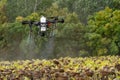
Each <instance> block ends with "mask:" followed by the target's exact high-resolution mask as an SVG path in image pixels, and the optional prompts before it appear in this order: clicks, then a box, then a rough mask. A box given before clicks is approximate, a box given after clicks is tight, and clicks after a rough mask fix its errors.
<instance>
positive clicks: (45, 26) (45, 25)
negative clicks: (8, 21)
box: [22, 16, 64, 37]
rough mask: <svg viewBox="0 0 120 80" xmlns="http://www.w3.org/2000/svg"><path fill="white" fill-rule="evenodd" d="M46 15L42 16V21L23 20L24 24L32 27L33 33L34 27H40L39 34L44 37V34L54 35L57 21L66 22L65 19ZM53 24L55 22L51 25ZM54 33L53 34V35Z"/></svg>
mask: <svg viewBox="0 0 120 80" xmlns="http://www.w3.org/2000/svg"><path fill="white" fill-rule="evenodd" d="M48 18H49V19H47V18H46V17H44V16H42V17H41V18H40V21H32V20H31V21H22V24H23V25H25V24H28V25H29V28H30V33H32V31H33V30H32V27H33V26H37V27H38V34H39V35H40V36H42V37H44V36H54V32H53V31H54V29H55V28H56V27H57V23H64V19H58V17H48ZM51 24H53V25H52V26H51ZM51 34H52V35H51Z"/></svg>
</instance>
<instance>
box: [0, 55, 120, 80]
mask: <svg viewBox="0 0 120 80" xmlns="http://www.w3.org/2000/svg"><path fill="white" fill-rule="evenodd" d="M119 77H120V57H119V56H106V57H105V56H102V57H86V58H81V57H80V58H70V57H66V58H60V59H53V60H39V59H36V60H25V61H24V60H20V61H13V62H10V61H1V62H0V80H119V79H120V78H119Z"/></svg>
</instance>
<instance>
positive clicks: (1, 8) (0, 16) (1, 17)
mask: <svg viewBox="0 0 120 80" xmlns="http://www.w3.org/2000/svg"><path fill="white" fill-rule="evenodd" d="M6 1H7V0H1V1H0V24H3V23H5V22H6V21H7V17H6V14H5V12H6V11H5V5H6Z"/></svg>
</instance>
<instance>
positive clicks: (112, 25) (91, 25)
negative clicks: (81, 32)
mask: <svg viewBox="0 0 120 80" xmlns="http://www.w3.org/2000/svg"><path fill="white" fill-rule="evenodd" d="M119 14H120V10H112V9H110V8H108V7H106V8H105V9H104V10H101V11H99V12H97V13H95V15H94V16H92V17H90V19H89V22H88V27H87V28H88V32H87V33H86V37H87V42H86V44H87V46H89V49H90V50H89V51H90V53H93V54H92V55H108V54H110V55H115V54H120V46H119V43H120V36H119V35H120V15H119Z"/></svg>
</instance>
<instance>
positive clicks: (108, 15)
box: [0, 0, 120, 57]
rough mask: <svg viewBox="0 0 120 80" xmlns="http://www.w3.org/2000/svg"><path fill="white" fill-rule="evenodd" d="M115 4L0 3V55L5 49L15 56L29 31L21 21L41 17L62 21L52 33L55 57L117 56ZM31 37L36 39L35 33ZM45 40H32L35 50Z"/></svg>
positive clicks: (114, 0) (108, 0)
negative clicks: (54, 32) (61, 19)
mask: <svg viewBox="0 0 120 80" xmlns="http://www.w3.org/2000/svg"><path fill="white" fill-rule="evenodd" d="M119 5H120V1H119V0H105V1H103V0H99V1H96V0H76V1H74V0H65V1H64V0H0V50H1V53H3V52H4V50H5V51H6V50H7V49H10V51H11V52H12V51H16V52H15V53H19V51H20V50H19V48H18V47H19V46H20V44H21V42H22V41H23V39H25V38H26V36H27V35H28V31H29V28H27V27H26V28H25V27H24V26H22V25H21V23H20V21H21V20H24V19H27V20H38V19H39V17H40V16H41V15H45V16H47V17H48V16H60V17H62V18H64V19H65V23H64V24H58V26H60V27H58V28H57V31H56V32H57V33H56V36H55V42H54V43H55V46H54V52H53V53H54V55H55V56H57V57H59V56H61V55H62V56H72V57H74V56H99V55H119V54H120V39H119V35H120V15H119V14H120V6H119ZM34 34H35V36H37V32H36V30H35V31H34ZM18 36H19V38H18ZM45 41H47V39H42V40H41V39H40V38H35V43H36V44H37V47H38V49H40V48H41V46H42V45H43V44H44V42H45ZM63 44H64V45H63ZM16 46H17V47H16ZM38 49H35V50H36V53H38V54H39V51H38ZM2 51H3V52H2ZM10 51H9V52H10Z"/></svg>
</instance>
